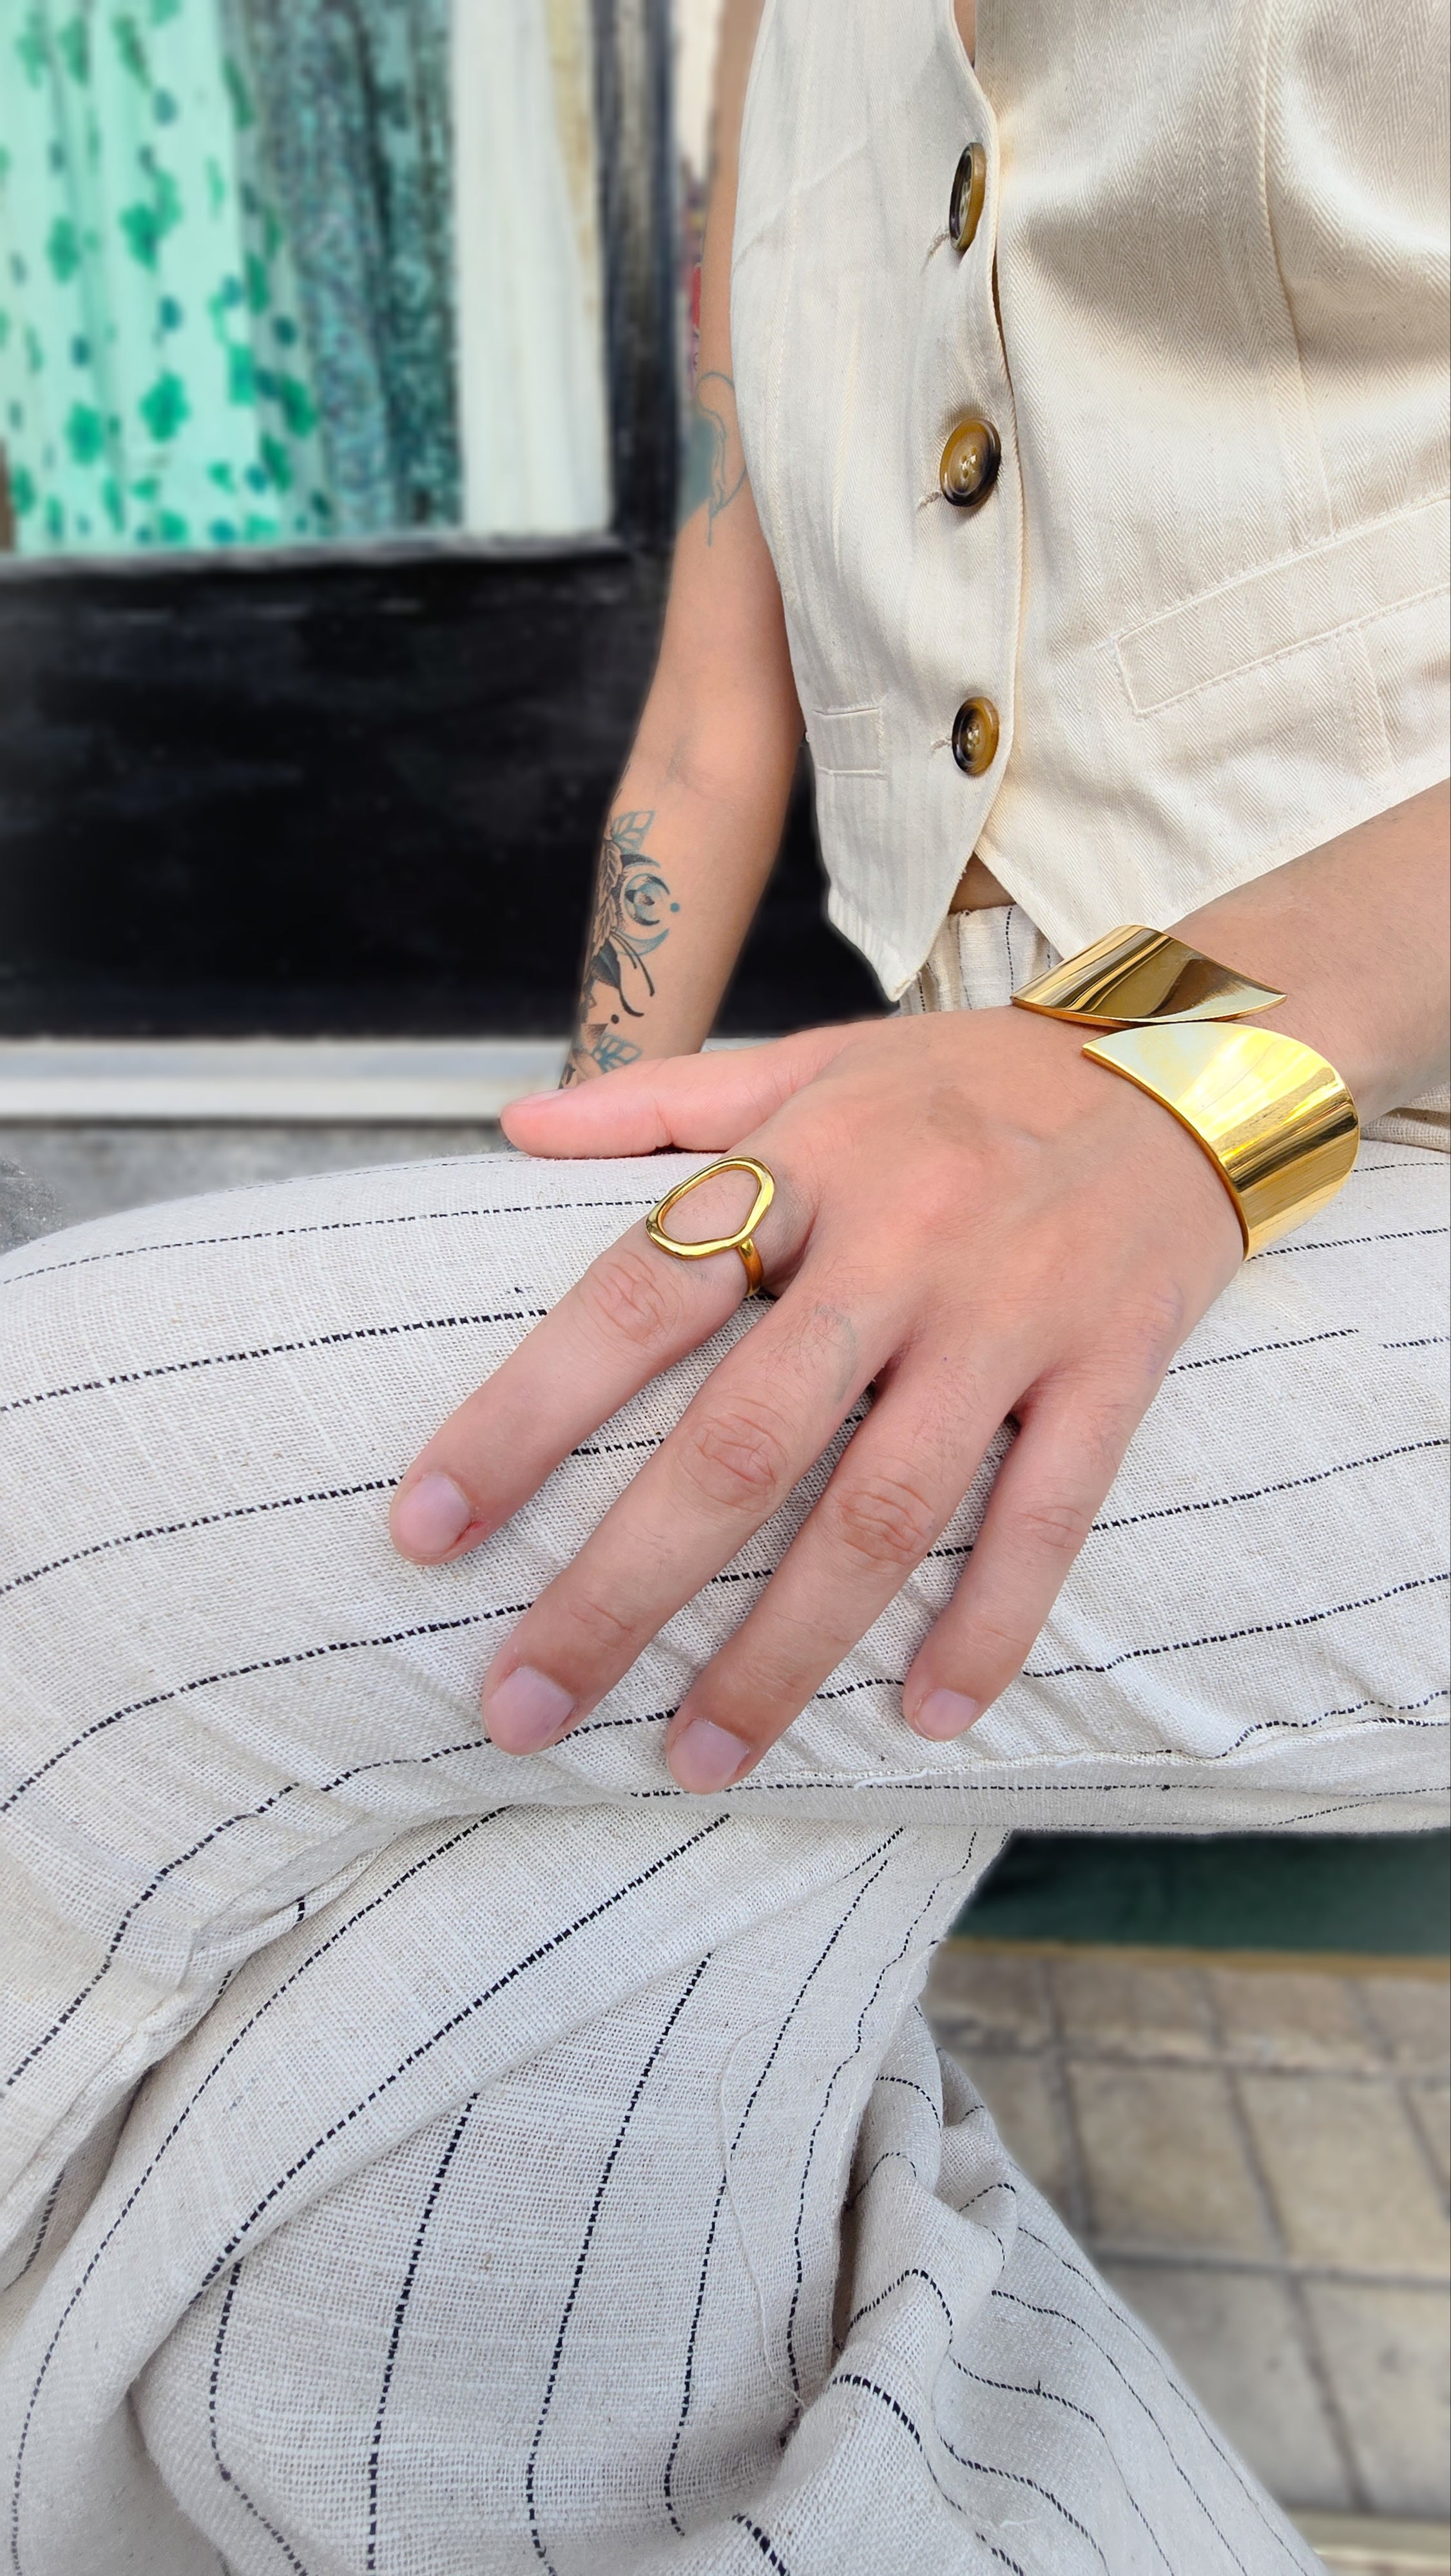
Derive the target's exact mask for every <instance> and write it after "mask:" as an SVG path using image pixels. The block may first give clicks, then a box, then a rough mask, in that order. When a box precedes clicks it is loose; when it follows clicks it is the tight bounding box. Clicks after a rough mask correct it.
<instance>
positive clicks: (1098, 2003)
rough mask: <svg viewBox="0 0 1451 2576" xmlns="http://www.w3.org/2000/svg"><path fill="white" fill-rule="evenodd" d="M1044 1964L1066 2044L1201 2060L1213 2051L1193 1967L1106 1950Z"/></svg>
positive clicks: (1071, 2047)
mask: <svg viewBox="0 0 1451 2576" xmlns="http://www.w3.org/2000/svg"><path fill="white" fill-rule="evenodd" d="M1047 1964H1048V1975H1049V1979H1050V1981H1051V1984H1052V1988H1053V1996H1054V2000H1055V2002H1056V2004H1057V2007H1058V2017H1059V2022H1060V2026H1061V2028H1062V2033H1063V2041H1064V2045H1065V2047H1066V2048H1068V2049H1069V2050H1070V2051H1075V2052H1078V2051H1082V2052H1089V2051H1092V2052H1095V2053H1096V2052H1098V2051H1099V2050H1102V2051H1104V2052H1106V2053H1107V2054H1109V2055H1112V2056H1115V2057H1174V2058H1183V2059H1186V2060H1194V2059H1199V2060H1201V2061H1202V2060H1204V2059H1206V2058H1209V2057H1212V2056H1213V2055H1214V2047H1215V2043H1214V2033H1213V2030H1212V2028H1211V2026H1210V2022H1209V2017H1208V2014H1207V2012H1206V2010H1205V2006H1204V1998H1203V1989H1202V1987H1201V1984H1200V1981H1199V1978H1198V1976H1197V1975H1196V1974H1195V1973H1194V1971H1192V1970H1191V1969H1187V1968H1177V1967H1176V1968H1159V1967H1150V1966H1146V1965H1144V1964H1143V1963H1142V1962H1141V1961H1139V1960H1137V1959H1116V1958H1115V1957H1114V1956H1113V1954H1112V1952H1111V1951H1106V1950H1093V1951H1085V1952H1084V1953H1083V1955H1082V1956H1081V1957H1077V1958H1058V1959H1050V1960H1049V1961H1048V1963H1047Z"/></svg>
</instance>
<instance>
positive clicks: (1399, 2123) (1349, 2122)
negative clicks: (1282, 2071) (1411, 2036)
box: [1239, 2075, 1451, 2280]
mask: <svg viewBox="0 0 1451 2576" xmlns="http://www.w3.org/2000/svg"><path fill="white" fill-rule="evenodd" d="M1239 2083H1240V2086H1241V2098H1242V2100H1243V2102H1244V2107H1245V2112H1246V2115H1247V2117H1248V2119H1249V2123H1250V2126H1251V2128H1252V2130H1253V2132H1254V2138H1255V2144H1256V2146H1257V2148H1258V2150H1259V2154H1260V2158H1261V2161H1262V2163H1263V2166H1264V2170H1265V2176H1266V2179H1267V2181H1268V2183H1269V2186H1270V2191H1271V2193H1272V2195H1273V2198H1274V2202H1275V2208H1276V2211H1277V2212H1278V2215H1279V2220H1280V2225H1281V2227H1282V2228H1283V2230H1284V2234H1285V2242H1286V2244H1287V2246H1288V2248H1289V2250H1290V2252H1291V2254H1292V2255H1295V2256H1298V2257H1299V2259H1300V2260H1301V2261H1302V2262H1307V2263H1325V2264H1331V2265H1334V2266H1335V2268H1336V2269H1337V2270H1342V2271H1367V2272H1403V2273H1404V2272H1410V2273H1421V2274H1423V2275H1424V2276H1425V2277H1426V2279H1428V2280H1437V2279H1445V2277H1446V2275H1447V2272H1448V2270H1451V2243H1448V2231H1447V2224H1446V2215H1445V2212H1444V2210H1443V2209H1442V2207H1441V2205H1440V2201H1439V2198H1438V2195H1437V2192H1436V2188H1435V2185H1434V2183H1433V2182H1432V2179H1431V2176H1430V2174H1429V2173H1428V2171H1427V2169H1426V2160H1425V2157H1424V2155H1423V2154H1422V2152H1421V2148H1420V2145H1419V2143H1418V2141H1417V2140H1416V2138H1415V2137H1414V2136H1413V2134H1412V2131H1411V2127H1410V2122H1409V2120H1408V2118H1407V2115H1406V2111H1405V2108H1404V2106H1403V2104H1402V2102H1401V2099H1400V2095H1399V2093H1398V2091H1397V2089H1396V2087H1395V2086H1394V2085H1393V2084H1390V2083H1388V2082H1382V2083H1374V2082H1370V2083H1365V2082H1361V2083H1357V2082H1355V2081H1354V2079H1353V2078H1351V2077H1347V2076H1343V2075H1243V2076H1241V2077H1240V2078H1239Z"/></svg>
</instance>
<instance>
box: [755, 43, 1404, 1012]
mask: <svg viewBox="0 0 1451 2576" xmlns="http://www.w3.org/2000/svg"><path fill="white" fill-rule="evenodd" d="M1445 17H1446V6H1445V0H1397V5H1396V6H1395V7H1394V8H1392V9H1372V8H1368V7H1364V6H1347V5H1346V0H1194V5H1193V6H1192V7H1190V6H1187V5H1186V0H1114V6H1113V7H1112V8H1111V9H1107V8H1105V7H1104V6H1103V5H1102V0H979V6H978V56H977V69H976V71H974V69H973V68H972V66H971V65H970V64H969V62H968V60H967V57H966V54H965V53H964V51H963V48H962V45H961V42H960V40H959V38H958V35H957V30H956V26H955V24H954V20H953V15H952V6H951V0H767V5H766V11H765V16H764V18H763V21H762V25H761V32H760V36H759V39H758V42H757V48H756V58H755V62H754V64H753V66H752V72H751V81H750V88H749V92H748V96H747V102H746V114H745V124H744V130H743V134H742V144H741V175H740V195H739V202H738V210H737V216H736V234H735V250H734V270H733V285H732V337H733V344H734V353H735V372H736V383H737V392H738V396H739V404H740V420H741V431H742V437H743V440H744V444H745V453H746V460H747V464H748V467H749V471H750V477H751V485H752V490H753V492H754V495H755V500H756V505H757V508H758V510H759V512H760V517H761V524H762V526H763V528H764V530H765V533H766V538H767V542H768V544H769V546H770V548H771V552H772V555H773V557H774V560H775V564H776V569H777V572H778V575H779V577H780V583H781V590H782V595H783V597H784V600H785V605H786V617H787V623H788V628H789V632H790V641H791V652H792V659H793V663H794V667H795V673H796V680H797V686H798V688H799V691H800V696H801V704H802V708H803V710H804V712H805V716H806V723H807V731H808V737H809V740H810V744H811V749H812V753H813V756H814V759H815V764H816V773H817V792H818V804H819V814H820V826H821V837H822V845H823V849H824V852H825V857H826V864H827V868H828V871H829V874H830V877H831V887H832V891H831V907H830V908H831V915H832V918H833V920H834V921H835V922H836V923H837V925H838V927H839V928H840V929H841V930H842V931H844V932H845V934H846V936H847V937H848V938H849V939H851V940H853V941H854V942H855V943H856V945H857V946H858V947H859V948H861V949H862V950H863V951H864V952H865V954H866V956H867V957H868V958H869V960H870V961H871V963H872V965H873V966H874V967H875V969H876V971H877V973H878V974H879V976H880V977H881V979H882V982H883V984H884V985H885V987H886V989H887V991H888V993H889V994H892V995H894V996H895V995H897V994H900V993H901V991H902V990H903V988H904V986H905V985H906V983H907V982H908V980H909V978H910V977H911V976H912V974H913V973H914V972H915V970H916V969H917V967H918V966H920V964H921V963H922V960H923V959H924V957H925V956H926V954H927V951H928V949H929V947H930V946H931V943H932V939H933V936H934V934H935V932H936V931H937V929H938V926H939V924H940V923H941V921H942V918H943V915H944V913H945V911H946V909H947V905H948V901H949V898H950V896H951V894H952V890H953V887H954V885H955V884H956V881H957V878H958V876H959V874H960V873H961V870H962V868H963V865H964V863H965V861H966V860H967V858H968V856H969V855H970V853H971V852H972V851H973V850H974V849H977V850H979V851H980V852H981V853H982V855H983V857H984V859H985V860H986V861H987V863H988V865H989V866H990V867H991V868H992V869H993V870H994V872H995V873H996V874H997V876H998V877H1000V878H1001V880H1002V882H1003V884H1004V885H1005V886H1006V887H1007V888H1008V889H1009V891H1010V892H1011V893H1012V894H1013V896H1014V897H1015V898H1016V899H1017V901H1018V902H1020V903H1021V904H1022V905H1023V906H1024V907H1025V908H1026V910H1027V911H1028V912H1029V913H1030V914H1031V916H1032V918H1033V920H1034V921H1035V922H1037V923H1038V924H1039V925H1040V927H1041V928H1042V929H1043V930H1044V931H1045V932H1046V933H1047V935H1048V937H1049V939H1051V940H1052V941H1053V943H1054V945H1055V946H1056V947H1057V948H1059V949H1060V950H1063V951H1068V950H1072V949H1075V948H1078V947H1081V946H1082V945H1083V944H1084V943H1085V942H1086V941H1088V940H1089V939H1092V938H1094V937H1096V936H1097V935H1098V933H1099V932H1100V931H1102V930H1104V929H1106V928H1108V927H1109V926H1110V925H1111V924H1112V923H1114V922H1117V921H1124V920H1137V921H1147V922H1155V923H1168V922H1171V921H1173V920H1174V919H1176V918H1177V917H1178V916H1180V915H1182V914H1183V913H1184V912H1186V911H1188V910H1190V909H1191V908H1192V907H1193V906H1194V905H1195V904H1197V903H1201V902H1204V901H1207V900H1208V899H1209V898H1210V897H1211V896H1213V895H1216V894H1220V893H1224V892H1226V891H1227V890H1228V889H1229V888H1231V887H1233V886H1235V885H1239V884H1242V883H1243V882H1244V881H1245V880H1246V879H1248V878H1251V877H1254V876H1258V875H1260V874H1261V873H1262V872H1263V871H1264V870H1265V869H1267V868H1271V867H1274V866H1277V865H1279V864H1280V863H1281V862H1282V861H1284V860H1286V859H1290V858H1293V857H1296V856H1298V854H1299V853H1300V852H1301V851H1303V850H1307V849H1312V848H1314V847H1315V846H1316V845H1317V844H1318V843H1320V842H1322V841H1325V840H1328V839H1330V838H1331V837H1332V836H1333V835H1334V834H1335V833H1337V832H1340V831H1344V830H1346V829H1347V828H1348V827H1349V826H1350V825H1351V824H1353V823H1356V822H1359V821H1361V820H1363V819H1364V818H1365V817H1366V816H1367V815H1370V814H1373V813H1377V812H1379V811H1381V810H1382V809H1383V808H1384V807H1386V806H1388V805H1393V804H1396V803H1398V802H1399V801H1400V800H1401V799H1402V798H1403V797H1406V796H1410V795H1413V794H1415V792H1416V791H1417V790H1418V789H1420V788H1422V787H1426V786H1429V785H1431V784H1432V783H1433V782H1434V781H1435V780H1436V779H1437V778H1439V777H1442V776H1444V775H1445V772H1446V767H1447V755H1446V709H1445V686H1446V667H1447V504H1446V490H1447V481H1448V460H1447V409H1446V348H1445V297H1446V286H1447V250H1446V230H1445V187H1446V158H1447V123H1448V120H1447V30H1446V25H1445ZM973 142H976V143H978V144H979V145H980V146H981V147H982V148H983V150H984V152H985V154H986V183H987V184H986V196H985V201H984V205H983V211H982V215H981V219H980V222H979V224H978V227H977V231H976V235H975V237H974V239H973V240H972V242H971V245H970V247H968V248H967V249H966V250H965V251H962V252H959V251H958V250H957V249H956V248H955V247H954V245H953V242H952V240H951V239H950V237H949V231H948V203H949V196H950V192H951V189H952V182H953V175H954V171H955V169H956V166H957V162H958V157H959V155H960V154H961V152H962V151H963V149H964V146H966V145H968V144H970V143H973ZM965 417H976V418H978V419H980V420H983V421H986V422H989V423H991V424H992V426H993V427H995V429H996V430H997V433H998V437H999V439H1000V442H1001V455H1002V462H1001V470H1000V472H999V475H998V479H997V482H996V485H995V486H994V487H993V489H992V490H991V492H990V493H989V495H988V497H987V499H986V500H985V501H984V502H983V503H982V504H981V506H980V507H978V508H977V509H976V510H973V511H968V510H965V509H959V508H954V507H953V506H952V505H951V504H950V503H949V502H948V501H947V500H945V499H944V498H943V497H942V495H941V492H940V491H939V486H938V462H939V458H940V456H941V453H942V450H943V446H944V442H945V441H946V440H947V439H948V437H949V434H950V433H951V431H952V430H953V428H954V427H955V425H956V424H957V423H958V422H960V421H961V420H962V419H964V418H965ZM973 696H976V697H981V698H985V699H987V700H988V701H989V702H990V703H991V704H992V705H993V706H994V707H995V708H996V711H997V714H998V718H999V725H1000V737H999V743H998V749H997V753H996V756H995V758H994V759H993V760H992V762H991V765H990V767H988V768H987V769H986V771H985V772H984V773H983V774H982V775H981V776H979V777H971V776H968V775H965V774H964V772H963V770H962V769H961V768H960V767H959V766H958V764H957V760H956V758H955V756H954V752H953V747H952V729H953V720H954V717H955V715H956V712H957V710H958V707H959V705H960V704H961V703H962V702H963V701H964V700H965V699H967V698H969V697H973Z"/></svg>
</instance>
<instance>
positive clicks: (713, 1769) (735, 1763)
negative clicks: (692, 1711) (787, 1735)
mask: <svg viewBox="0 0 1451 2576" xmlns="http://www.w3.org/2000/svg"><path fill="white" fill-rule="evenodd" d="M669 1759H670V1768H671V1770H672V1771H673V1772H674V1774H675V1777H676V1779H677V1780H678V1781H679V1783H680V1786H681V1788H682V1789H704V1790H710V1789H728V1788H729V1787H730V1785H731V1782H732V1781H733V1780H734V1778H735V1776H736V1774H737V1772H738V1771H739V1770H741V1768H742V1767H743V1765H744V1764H745V1763H747V1762H749V1761H750V1759H751V1747H750V1745H749V1744H745V1743H743V1742H742V1740H741V1738H740V1736H738V1735H731V1734H729V1733H728V1732H727V1730H726V1728H725V1727H723V1726H713V1725H712V1723H711V1721H710V1719H709V1718H708V1717H697V1718H695V1719H694V1720H693V1721H692V1722H691V1724H690V1725H689V1726H687V1728H686V1730H685V1733H684V1734H683V1735H677V1737H676V1739H675V1741H674V1743H673V1744H672V1745H671V1747H670V1756H669Z"/></svg>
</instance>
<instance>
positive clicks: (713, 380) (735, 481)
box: [680, 367, 746, 545]
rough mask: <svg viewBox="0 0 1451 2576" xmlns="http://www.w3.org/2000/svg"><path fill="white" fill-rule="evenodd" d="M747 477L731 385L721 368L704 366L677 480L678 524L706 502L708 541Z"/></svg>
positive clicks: (708, 541) (733, 389)
mask: <svg viewBox="0 0 1451 2576" xmlns="http://www.w3.org/2000/svg"><path fill="white" fill-rule="evenodd" d="M745 479H746V458H745V450H744V449H743V447H742V446H741V433H740V428H739V425H738V423H737V420H736V389H735V384H734V382H733V380H732V378H731V377H729V376H725V375H722V374H721V372H720V370H719V368H717V367H708V368H707V369H706V372H705V374H704V375H703V376H699V377H697V379H696V385H695V401H694V403H693V405H692V407H691V414H690V430H689V435H688V437H687V440H686V447H685V471H684V475H683V478H682V485H681V505H680V524H681V526H682V527H684V525H685V522H686V520H687V519H689V518H693V517H694V515H695V512H696V511H697V510H698V509H699V508H700V505H701V503H702V502H704V503H705V507H706V513H707V515H706V522H705V542H706V544H707V545H710V544H711V543H712V541H713V538H714V534H715V523H716V521H717V519H718V518H719V517H720V514H721V512H722V510H728V509H729V508H730V505H731V503H732V501H733V500H734V499H735V497H736V494H737V493H738V492H739V490H740V488H741V485H742V484H743V483H744V481H745Z"/></svg>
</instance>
